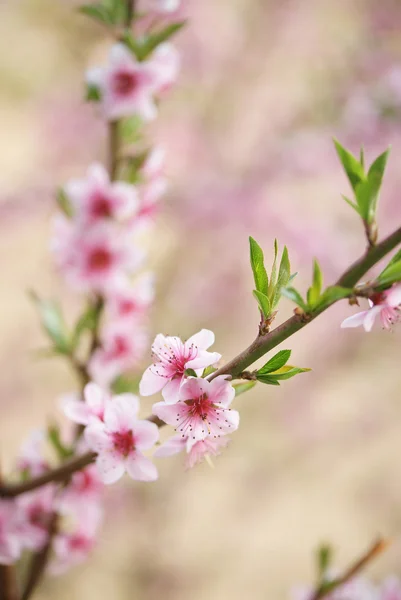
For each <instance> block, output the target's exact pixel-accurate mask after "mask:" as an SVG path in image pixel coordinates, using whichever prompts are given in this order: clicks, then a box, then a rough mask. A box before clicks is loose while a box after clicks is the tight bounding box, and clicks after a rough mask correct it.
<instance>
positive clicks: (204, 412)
mask: <svg viewBox="0 0 401 600" xmlns="http://www.w3.org/2000/svg"><path fill="white" fill-rule="evenodd" d="M185 404H187V405H188V406H190V411H189V413H190V415H191V417H200V418H201V419H202V421H206V419H207V417H208V413H209V412H210V409H211V408H213V404H212V402H210V400H209V398H208V397H207V395H206V394H202V396H199V398H194V399H193V400H185Z"/></svg>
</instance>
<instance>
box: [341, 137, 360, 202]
mask: <svg viewBox="0 0 401 600" xmlns="http://www.w3.org/2000/svg"><path fill="white" fill-rule="evenodd" d="M334 145H335V147H336V150H337V154H338V157H339V159H340V161H341V164H342V166H343V167H344V171H345V173H346V174H347V177H348V179H349V182H350V184H351V187H352V189H353V190H354V191H355V189H356V187H357V185H358V184H360V183H361V182H362V181H364V180H365V179H366V176H365V172H364V168H363V166H362V165H361V163H360V162H359V161H358V160H357V159H356V158H355V156H353V155H352V154H351V152H349V151H348V150H346V149H345V148H344V147H343V146H342V145H341V144H340V142H339V141H338V140H336V139H334Z"/></svg>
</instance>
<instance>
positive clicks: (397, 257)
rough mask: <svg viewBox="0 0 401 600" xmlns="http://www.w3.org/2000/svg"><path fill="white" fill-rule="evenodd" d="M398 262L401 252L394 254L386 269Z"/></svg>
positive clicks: (400, 258)
mask: <svg viewBox="0 0 401 600" xmlns="http://www.w3.org/2000/svg"><path fill="white" fill-rule="evenodd" d="M399 260H401V250H398V252H396V253H395V254H394V256H393V257H392V259H391V260H390V262H389V263H388V265H387V267H389V266H390V265H393V264H394V263H396V262H398V261H399ZM387 267H386V268H385V269H383V271H382V273H384V272H385V271H386V269H387Z"/></svg>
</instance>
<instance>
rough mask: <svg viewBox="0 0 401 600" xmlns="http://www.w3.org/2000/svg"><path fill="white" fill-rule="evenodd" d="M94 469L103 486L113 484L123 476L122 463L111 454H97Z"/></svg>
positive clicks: (123, 468)
mask: <svg viewBox="0 0 401 600" xmlns="http://www.w3.org/2000/svg"><path fill="white" fill-rule="evenodd" d="M96 467H97V470H98V472H99V476H100V479H101V480H102V481H103V483H105V484H110V483H115V482H116V481H118V480H119V479H121V477H122V476H123V475H124V472H125V466H124V462H123V461H122V460H121V458H120V457H118V456H117V455H116V454H114V453H113V452H105V453H102V454H99V456H98V457H97V459H96Z"/></svg>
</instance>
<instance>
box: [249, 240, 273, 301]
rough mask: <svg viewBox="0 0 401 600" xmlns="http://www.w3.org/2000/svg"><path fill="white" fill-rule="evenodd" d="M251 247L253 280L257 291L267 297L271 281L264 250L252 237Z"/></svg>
mask: <svg viewBox="0 0 401 600" xmlns="http://www.w3.org/2000/svg"><path fill="white" fill-rule="evenodd" d="M249 246H250V255H251V267H252V271H253V278H254V280H255V287H256V290H257V291H258V292H261V293H262V294H264V295H265V296H267V293H268V288H269V280H268V277H267V273H266V269H265V264H264V256H263V250H262V248H261V247H260V246H259V244H258V243H257V242H256V240H254V239H253V238H252V237H250V238H249Z"/></svg>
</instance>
